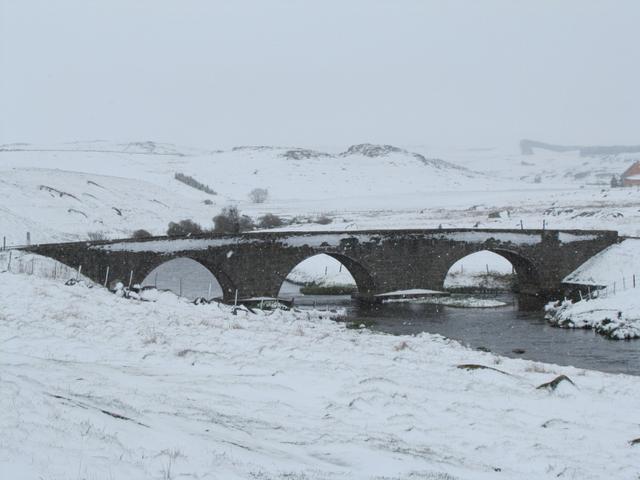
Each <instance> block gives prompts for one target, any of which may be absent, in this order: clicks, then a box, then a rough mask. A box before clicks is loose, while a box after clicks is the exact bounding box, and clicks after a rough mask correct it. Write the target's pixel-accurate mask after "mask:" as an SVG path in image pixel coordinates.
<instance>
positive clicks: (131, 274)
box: [129, 270, 133, 289]
mask: <svg viewBox="0 0 640 480" xmlns="http://www.w3.org/2000/svg"><path fill="white" fill-rule="evenodd" d="M131 282H133V270H131V273H130V274H129V289H131Z"/></svg>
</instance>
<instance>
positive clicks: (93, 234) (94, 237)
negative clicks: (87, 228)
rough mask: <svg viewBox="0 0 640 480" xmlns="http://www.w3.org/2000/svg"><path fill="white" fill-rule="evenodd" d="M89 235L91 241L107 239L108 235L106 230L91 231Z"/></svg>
mask: <svg viewBox="0 0 640 480" xmlns="http://www.w3.org/2000/svg"><path fill="white" fill-rule="evenodd" d="M87 237H89V240H91V241H97V240H106V239H107V235H106V234H105V233H104V232H89V233H87Z"/></svg>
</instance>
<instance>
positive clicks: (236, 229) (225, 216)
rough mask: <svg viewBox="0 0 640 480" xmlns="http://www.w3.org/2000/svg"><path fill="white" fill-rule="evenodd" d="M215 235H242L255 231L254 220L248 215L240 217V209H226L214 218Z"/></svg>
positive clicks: (231, 207)
mask: <svg viewBox="0 0 640 480" xmlns="http://www.w3.org/2000/svg"><path fill="white" fill-rule="evenodd" d="M213 225H214V227H213V233H240V232H246V231H247V230H253V228H254V225H253V220H251V218H250V217H248V216H247V215H240V211H239V210H238V207H233V206H230V207H224V208H223V209H222V211H221V212H220V213H219V214H218V215H216V216H215V217H213Z"/></svg>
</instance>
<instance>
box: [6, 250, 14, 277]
mask: <svg viewBox="0 0 640 480" xmlns="http://www.w3.org/2000/svg"><path fill="white" fill-rule="evenodd" d="M12 254H13V250H10V251H9V263H7V270H8V271H9V272H10V271H11V255H12Z"/></svg>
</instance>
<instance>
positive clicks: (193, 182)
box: [173, 173, 217, 195]
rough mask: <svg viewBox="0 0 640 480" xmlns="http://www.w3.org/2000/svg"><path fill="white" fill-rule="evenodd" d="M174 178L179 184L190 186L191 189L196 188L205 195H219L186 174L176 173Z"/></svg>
mask: <svg viewBox="0 0 640 480" xmlns="http://www.w3.org/2000/svg"><path fill="white" fill-rule="evenodd" d="M173 177H174V178H175V179H176V180H178V181H179V182H182V183H184V184H185V185H189V186H190V187H192V188H195V189H196V190H200V191H202V192H204V193H208V194H209V195H217V193H216V192H215V191H214V190H213V189H212V188H211V187H210V186H209V185H205V184H204V183H200V182H199V181H197V180H196V179H195V178H193V177H192V176H190V175H185V174H184V173H176V174H175V175H174V176H173Z"/></svg>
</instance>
